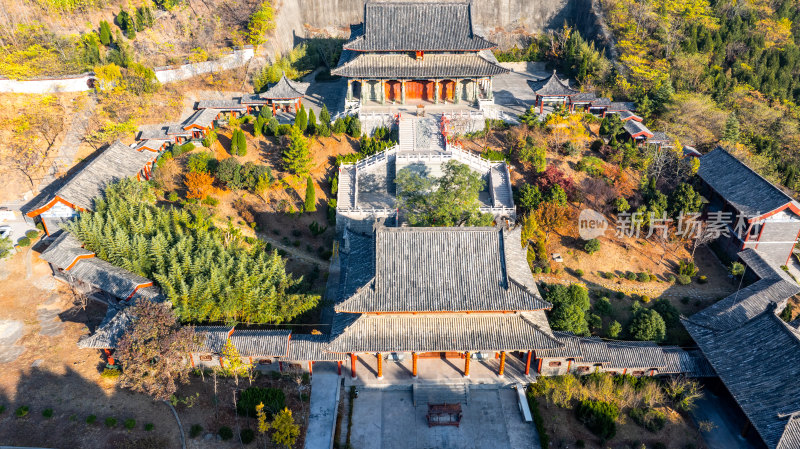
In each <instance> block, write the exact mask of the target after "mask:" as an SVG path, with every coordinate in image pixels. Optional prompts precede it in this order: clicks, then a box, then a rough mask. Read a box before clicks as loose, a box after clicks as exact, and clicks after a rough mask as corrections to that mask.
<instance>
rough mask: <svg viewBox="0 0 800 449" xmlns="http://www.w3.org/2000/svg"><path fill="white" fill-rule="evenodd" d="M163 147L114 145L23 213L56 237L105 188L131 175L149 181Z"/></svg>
mask: <svg viewBox="0 0 800 449" xmlns="http://www.w3.org/2000/svg"><path fill="white" fill-rule="evenodd" d="M163 148H164V145H163V143H162V142H160V141H149V142H147V143H146V144H145V143H142V144H137V145H136V146H134V147H129V146H127V145H125V144H123V143H121V142H119V141H117V142H114V143H112V144H111V145H109V146H108V147H106V148H105V149H104V150H102V151H101V152H100V153H99V154H98V155H96V156H95V157H94V159H92V160H91V161H90V162H89V163H87V164H85V165H83V166H81V167H80V168H79V169H78V171H77V172H76V173H74V174H73V175H72V176H71V177H69V178H68V179H67V180H66V182H64V183H63V184H62V185H61V186H60V187H57V188H55V189H54V190H52V191H45V192H43V193H42V194H41V195H39V197H38V198H37V200H34V202H32V203H31V204H28V205H26V206H25V207H23V209H22V212H23V213H24V214H25V215H26V216H27V217H28V218H30V219H37V218H38V220H39V221H41V223H42V225H43V226H44V231H45V232H46V233H47V234H48V235H52V234H55V233H57V232H58V231H59V229H60V228H59V225H60V224H61V222H63V221H66V220H69V219H70V218H72V217H74V216H75V215H77V214H78V213H79V212H82V211H85V210H91V209H92V207H93V206H94V200H95V198H98V197H100V195H101V194H102V192H103V189H105V187H106V186H107V185H109V184H111V183H113V182H116V181H119V180H121V179H124V178H128V177H131V176H135V177H136V178H138V179H150V176H151V174H152V169H153V166H154V165H155V161H156V159H157V158H158V155H159V154H160V151H161V150H162V149H163Z"/></svg>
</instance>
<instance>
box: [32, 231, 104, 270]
mask: <svg viewBox="0 0 800 449" xmlns="http://www.w3.org/2000/svg"><path fill="white" fill-rule="evenodd" d="M80 256H94V253H93V252H91V251H89V250H88V249H84V248H83V244H82V243H81V242H80V240H78V239H76V238H75V237H73V235H72V234H70V233H69V232H66V231H64V232H62V233H61V234H60V235H59V236H58V237H57V238H56V239H55V240H54V241H53V243H51V244H50V246H48V247H47V249H46V250H44V251H43V252H42V254H41V255H40V256H39V257H41V258H42V259H43V260H45V261H47V262H49V263H51V264H53V265H55V266H56V267H57V268H60V269H62V270H64V269H66V268H67V267H68V266H70V265H72V264H73V263H74V262H75V260H77V258H78V257H80Z"/></svg>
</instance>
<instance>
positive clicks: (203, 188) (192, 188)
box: [183, 172, 214, 201]
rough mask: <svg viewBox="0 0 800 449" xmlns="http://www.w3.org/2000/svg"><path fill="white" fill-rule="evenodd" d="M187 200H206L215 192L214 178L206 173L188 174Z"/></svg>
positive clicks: (186, 181)
mask: <svg viewBox="0 0 800 449" xmlns="http://www.w3.org/2000/svg"><path fill="white" fill-rule="evenodd" d="M183 183H184V184H185V185H186V198H189V199H198V200H201V201H202V200H204V199H206V197H207V196H208V195H209V194H210V193H211V192H212V191H213V190H214V186H213V184H214V178H213V177H211V175H209V174H208V173H205V172H191V173H187V174H186V180H185V181H184V182H183Z"/></svg>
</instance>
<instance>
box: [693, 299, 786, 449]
mask: <svg viewBox="0 0 800 449" xmlns="http://www.w3.org/2000/svg"><path fill="white" fill-rule="evenodd" d="M774 312H775V311H774V310H772V309H770V310H766V311H764V312H763V313H761V314H760V315H758V316H756V317H755V318H753V319H751V320H750V321H748V322H746V323H744V324H743V325H742V326H740V327H735V328H732V329H730V330H728V331H721V332H714V331H713V330H711V329H708V328H704V327H702V326H698V325H695V324H693V323H692V322H691V320H684V325H685V326H686V329H687V330H688V331H689V333H690V334H691V335H692V337H693V338H694V339H695V341H696V342H697V344H698V345H699V346H700V349H702V351H703V353H704V354H705V356H706V358H707V359H708V361H709V362H711V365H712V366H713V367H714V370H715V371H716V372H717V374H718V375H719V377H720V379H721V380H722V382H724V383H725V386H726V387H727V389H728V391H730V393H731V395H733V398H734V399H735V400H736V402H737V403H738V404H739V406H740V407H741V408H742V410H743V411H744V413H745V414H746V415H747V417H748V419H749V420H750V422H751V423H752V424H753V427H755V429H756V430H757V431H758V433H759V435H761V438H762V439H763V440H764V443H766V445H767V447H768V448H777V447H797V446H792V445H788V443H789V442H791V441H797V438H798V433H797V432H798V428H797V423H796V420H790V419H788V416H781V415H788V414H791V413H795V412H797V411H800V390H798V389H797V388H796V386H795V384H796V382H797V379H798V377H799V376H800V364H798V363H796V361H797V360H800V335H798V333H797V331H795V330H793V329H792V328H791V327H789V326H788V325H787V324H786V323H784V322H783V321H782V320H781V319H780V318H778V317H777V316H776V315H775V313H774ZM784 433H786V435H784ZM782 437H783V438H784V439H785V441H786V443H781V438H782Z"/></svg>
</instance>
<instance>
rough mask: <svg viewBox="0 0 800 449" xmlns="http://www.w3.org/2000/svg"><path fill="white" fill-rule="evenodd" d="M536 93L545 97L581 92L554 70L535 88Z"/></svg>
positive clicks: (565, 95) (564, 95)
mask: <svg viewBox="0 0 800 449" xmlns="http://www.w3.org/2000/svg"><path fill="white" fill-rule="evenodd" d="M534 91H535V92H536V95H540V96H543V97H567V96H570V95H575V94H579V93H580V92H579V91H577V90H575V89H573V88H571V87H569V83H568V82H565V81H562V80H561V78H559V77H558V75H556V71H555V70H553V74H552V75H550V76H549V77H548V78H547V79H546V80H544V81H542V82H541V83H540V86H537V87H536V88H534Z"/></svg>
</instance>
